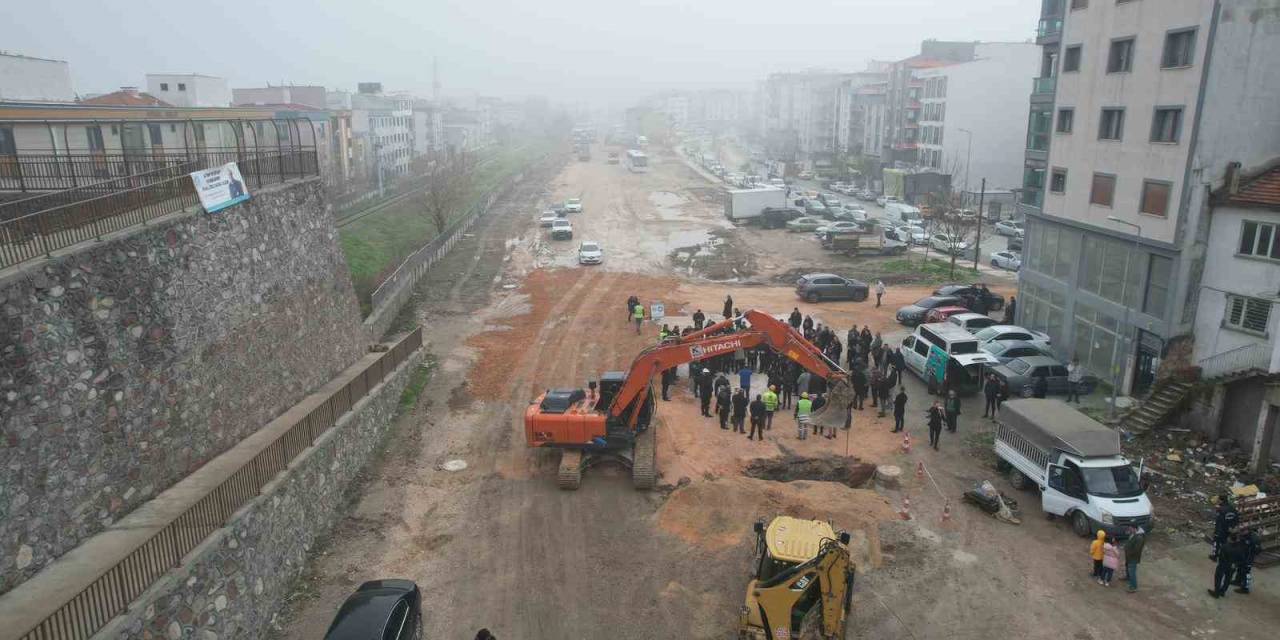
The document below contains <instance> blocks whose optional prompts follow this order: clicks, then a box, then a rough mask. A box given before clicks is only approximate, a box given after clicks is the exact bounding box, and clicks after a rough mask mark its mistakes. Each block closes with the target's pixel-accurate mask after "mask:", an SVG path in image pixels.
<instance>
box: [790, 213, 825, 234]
mask: <svg viewBox="0 0 1280 640" xmlns="http://www.w3.org/2000/svg"><path fill="white" fill-rule="evenodd" d="M825 224H827V221H826V220H821V219H819V218H814V217H811V216H802V217H799V218H796V219H795V220H792V221H790V222H788V223H787V231H814V230H816V229H817V228H818V227H821V226H823V225H825Z"/></svg>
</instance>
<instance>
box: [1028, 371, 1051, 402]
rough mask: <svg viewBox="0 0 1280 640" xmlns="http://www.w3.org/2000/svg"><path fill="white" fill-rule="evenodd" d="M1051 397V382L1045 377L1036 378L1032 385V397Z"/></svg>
mask: <svg viewBox="0 0 1280 640" xmlns="http://www.w3.org/2000/svg"><path fill="white" fill-rule="evenodd" d="M1047 395H1049V380H1048V379H1046V378H1045V377H1044V376H1036V379H1035V381H1034V382H1032V383H1031V397H1032V398H1041V399H1043V398H1044V397H1045V396H1047Z"/></svg>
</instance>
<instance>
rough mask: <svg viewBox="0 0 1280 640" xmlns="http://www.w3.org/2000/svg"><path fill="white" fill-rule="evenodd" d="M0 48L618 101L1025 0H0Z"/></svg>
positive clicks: (857, 64)
mask: <svg viewBox="0 0 1280 640" xmlns="http://www.w3.org/2000/svg"><path fill="white" fill-rule="evenodd" d="M3 4H4V5H5V6H4V7H3V8H0V49H3V50H7V51H10V52H15V53H22V54H25V55H31V56H38V57H46V58H57V59H61V60H66V61H68V62H70V63H71V73H72V81H73V84H74V87H75V89H76V91H77V92H80V93H91V92H104V91H111V90H115V89H117V88H119V87H120V86H122V85H135V86H143V87H145V78H144V74H146V73H147V72H153V73H154V72H197V73H204V74H208V75H215V76H222V77H225V78H227V79H228V80H229V81H230V83H231V86H232V87H244V86H261V85H263V84H265V83H267V82H272V83H280V82H282V81H283V82H292V83H296V84H322V85H325V86H328V87H330V88H347V89H354V87H355V83H356V82H360V81H380V82H382V83H383V85H384V87H386V88H387V89H388V90H411V91H417V92H419V93H421V94H422V95H424V96H427V95H430V88H431V66H432V59H433V57H435V58H438V59H439V67H440V74H441V83H442V86H443V91H444V94H445V95H448V96H457V97H469V96H474V95H477V94H482V95H495V96H501V97H509V98H518V97H523V96H527V95H544V96H547V97H550V98H552V99H553V100H555V101H563V102H591V103H601V102H613V103H617V102H622V101H627V100H633V99H635V98H637V97H640V96H643V95H645V94H648V93H652V92H654V91H657V90H662V89H668V88H675V89H688V88H700V87H716V88H720V87H724V88H738V87H740V88H748V87H750V86H752V83H754V82H755V81H757V80H759V79H761V78H763V77H764V76H765V75H767V74H768V73H770V72H775V71H799V70H803V69H806V68H813V67H820V68H827V69H836V70H842V71H856V70H860V69H862V68H863V66H864V65H865V63H866V61H867V60H868V59H870V58H877V59H894V58H902V57H906V56H909V55H912V54H913V53H916V52H917V51H918V48H919V44H920V41H921V40H923V39H925V38H937V39H942V40H983V41H1003V42H1022V41H1025V40H1027V39H1028V38H1032V37H1034V30H1035V24H1036V20H1037V19H1038V14H1039V5H1040V2H1039V0H987V1H986V2H956V1H955V0H847V1H844V2H841V1H840V0H785V1H777V2H765V1H763V0H685V1H682V2H677V1H672V0H661V1H657V2H654V1H649V0H634V1H626V0H532V1H528V2H514V1H512V0H363V1H351V0H346V1H337V0H257V1H255V2H247V1H244V0H206V1H204V2H199V3H196V2H191V1H190V0H167V1H160V0H115V1H114V2H111V1H109V0H54V1H52V2H46V3H37V2H22V1H21V0H11V1H10V0H6V1H5V2H4V3H3Z"/></svg>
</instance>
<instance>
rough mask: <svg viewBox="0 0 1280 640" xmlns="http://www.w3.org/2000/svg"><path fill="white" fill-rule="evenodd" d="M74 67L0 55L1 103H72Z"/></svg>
mask: <svg viewBox="0 0 1280 640" xmlns="http://www.w3.org/2000/svg"><path fill="white" fill-rule="evenodd" d="M75 99H76V92H75V91H74V90H73V89H72V88H71V65H68V64H67V63H66V62H63V61H62V60H45V59H43V58H28V57H26V56H20V55H12V54H7V53H0V100H41V101H44V100H49V101H54V102H71V101H72V100H75Z"/></svg>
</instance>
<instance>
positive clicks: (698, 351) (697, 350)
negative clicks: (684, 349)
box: [689, 344, 706, 360]
mask: <svg viewBox="0 0 1280 640" xmlns="http://www.w3.org/2000/svg"><path fill="white" fill-rule="evenodd" d="M705 353H706V352H705V351H703V350H702V347H701V346H699V345H696V344H695V345H693V346H691V347H689V356H690V357H692V358H694V359H695V360H696V359H699V358H701V357H702V356H703V354H705Z"/></svg>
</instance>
